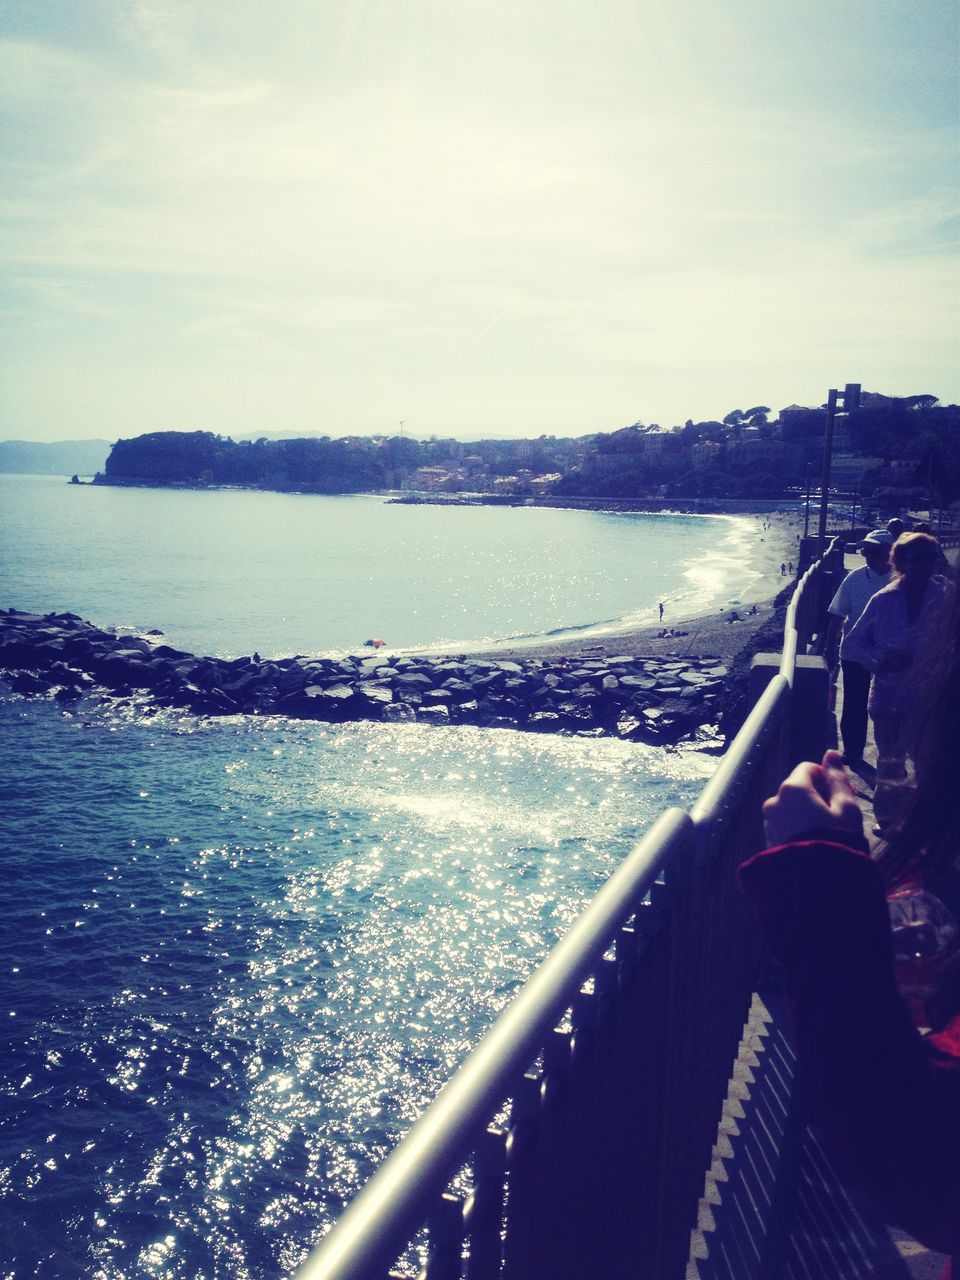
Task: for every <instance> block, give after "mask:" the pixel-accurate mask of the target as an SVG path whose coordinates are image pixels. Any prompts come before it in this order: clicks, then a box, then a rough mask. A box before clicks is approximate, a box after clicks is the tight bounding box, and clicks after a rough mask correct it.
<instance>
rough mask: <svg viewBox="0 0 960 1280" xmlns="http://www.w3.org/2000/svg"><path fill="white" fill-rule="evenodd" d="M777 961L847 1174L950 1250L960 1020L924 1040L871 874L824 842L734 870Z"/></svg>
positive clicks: (959, 1244) (959, 1108)
mask: <svg viewBox="0 0 960 1280" xmlns="http://www.w3.org/2000/svg"><path fill="white" fill-rule="evenodd" d="M740 884H741V887H742V889H743V891H744V893H745V894H746V896H747V897H748V899H749V900H750V902H751V905H752V906H753V908H754V910H755V912H756V914H757V917H758V919H759V922H760V927H761V930H762V932H763V935H764V938H765V940H766V943H767V945H768V947H769V948H770V951H771V952H772V953H773V955H774V956H775V957H776V959H778V960H779V961H780V962H781V964H782V966H783V973H784V980H785V984H786V989H787V998H788V1001H789V1004H790V1012H791V1020H792V1022H793V1026H794V1031H795V1033H796V1038H797V1048H798V1052H799V1055H800V1062H801V1067H802V1070H803V1074H804V1080H805V1082H806V1083H807V1086H808V1088H809V1090H810V1093H811V1097H812V1101H813V1104H814V1106H815V1109H816V1115H817V1119H818V1120H819V1122H820V1123H821V1124H822V1126H823V1128H824V1132H825V1136H826V1138H827V1141H828V1143H829V1145H830V1147H831V1150H832V1151H833V1154H834V1156H835V1157H836V1158H837V1160H838V1161H839V1163H840V1164H841V1166H842V1167H843V1168H844V1170H845V1171H846V1173H847V1174H848V1176H850V1177H851V1178H852V1179H853V1180H854V1181H856V1182H857V1183H858V1184H859V1185H860V1186H862V1187H863V1188H864V1190H865V1191H867V1193H868V1194H870V1195H871V1196H872V1197H873V1198H874V1199H875V1201H876V1202H877V1204H878V1206H879V1208H880V1209H881V1211H882V1212H883V1213H884V1214H885V1215H886V1216H887V1217H888V1218H889V1219H890V1220H891V1221H893V1222H896V1223H898V1224H900V1225H902V1226H903V1227H904V1228H905V1229H906V1230H908V1231H910V1232H911V1233H912V1234H913V1235H915V1236H916V1237H917V1238H918V1239H919V1240H920V1241H922V1242H923V1243H924V1244H927V1245H928V1246H929V1247H931V1248H934V1249H939V1250H942V1251H944V1252H949V1253H957V1252H960V1020H958V1021H957V1022H956V1023H954V1024H952V1025H951V1026H948V1027H947V1028H946V1029H945V1030H944V1031H943V1032H942V1033H941V1034H939V1035H938V1036H935V1037H929V1038H927V1039H924V1038H923V1037H921V1036H920V1035H919V1034H918V1032H917V1031H916V1030H915V1028H914V1026H913V1024H912V1022H911V1020H910V1017H909V1014H908V1012H907V1009H906V1006H905V1005H904V1004H903V1002H902V1000H901V999H900V997H899V995H898V993H897V989H896V984H895V981H894V971H893V956H892V947H891V941H890V921H889V915H888V911H887V904H886V897H885V892H884V885H883V880H882V878H881V876H880V873H879V871H878V869H877V867H876V866H875V865H874V863H873V862H871V861H870V859H869V857H867V856H866V854H865V853H864V852H862V851H858V850H856V849H853V848H850V847H848V846H846V845H841V844H833V843H830V842H829V841H828V840H813V839H811V840H809V841H805V842H798V843H794V844H788V845H783V846H781V847H780V848H777V849H767V850H766V851H765V852H763V853H759V854H757V855H756V856H755V857H753V858H750V859H748V861H746V862H745V863H744V864H743V866H742V867H741V868H740Z"/></svg>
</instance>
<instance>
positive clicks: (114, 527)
mask: <svg viewBox="0 0 960 1280" xmlns="http://www.w3.org/2000/svg"><path fill="white" fill-rule="evenodd" d="M755 539H756V533H755V529H754V524H753V522H752V521H750V520H747V519H744V518H738V517H716V518H709V517H704V516H650V515H619V514H614V513H609V512H594V511H558V510H546V509H539V508H524V507H517V508H514V507H482V508H480V507H457V506H452V507H437V506H429V505H425V506H404V505H398V504H390V503H387V502H385V501H384V500H383V499H381V498H379V497H371V496H349V497H334V498H329V497H318V496H315V495H306V494H303V495H298V494H279V493H253V492H240V491H236V490H216V491H212V492H198V491H194V490H172V489H118V488H101V487H99V486H77V485H67V484H64V483H63V482H62V481H60V480H59V479H57V478H55V477H47V476H44V477H23V476H3V475H0V602H2V603H4V604H6V605H13V606H15V607H17V608H20V609H28V610H30V609H38V610H44V611H46V610H48V609H53V608H58V609H69V610H73V611H74V612H75V613H79V614H80V615H81V616H82V617H85V618H89V619H90V620H91V621H93V622H96V623H99V624H100V625H105V626H106V625H118V624H119V625H124V626H130V627H134V628H137V629H142V630H149V629H151V628H159V629H161V630H163V631H164V632H166V634H167V636H168V639H169V641H170V643H172V644H175V645H178V646H180V647H182V648H185V649H189V650H190V651H192V652H197V653H211V654H213V653H215V654H221V655H225V656H236V655H237V654H240V653H252V652H253V651H254V650H257V651H258V652H260V653H261V654H262V655H263V656H265V657H267V656H280V655H283V654H292V653H305V654H314V653H320V652H329V651H337V650H339V651H344V650H351V649H354V650H355V649H356V648H357V647H358V646H360V645H362V643H363V641H364V640H366V639H369V638H371V637H373V636H377V637H382V638H383V639H384V640H386V641H387V643H388V645H390V646H392V647H397V648H404V649H409V648H421V649H423V648H434V649H440V648H443V649H460V650H463V649H472V648H476V647H479V646H482V645H489V644H493V643H496V642H497V641H502V640H506V639H512V638H515V637H518V636H523V637H529V638H537V637H542V636H543V635H544V634H548V633H550V634H555V633H562V632H564V631H566V630H570V631H576V632H584V631H586V632H589V631H603V630H604V629H610V628H612V627H616V626H617V625H618V624H619V625H624V624H634V623H644V622H653V621H655V620H656V619H657V604H658V602H659V601H661V600H662V601H664V602H665V603H666V605H667V620H668V621H669V620H671V619H672V620H677V619H679V618H680V617H681V616H683V615H684V614H687V615H691V614H695V613H699V612H705V611H709V610H715V609H716V607H717V606H718V605H719V604H720V603H722V602H724V601H725V600H726V599H727V598H728V597H730V596H731V595H739V594H740V592H741V589H742V588H743V587H744V586H745V585H746V583H747V582H748V580H749V579H750V577H751V575H752V574H753V571H752V570H751V569H750V568H749V567H748V566H747V565H746V563H745V559H746V557H745V554H744V553H745V550H746V549H747V548H748V547H751V548H752V546H753V544H754V542H755Z"/></svg>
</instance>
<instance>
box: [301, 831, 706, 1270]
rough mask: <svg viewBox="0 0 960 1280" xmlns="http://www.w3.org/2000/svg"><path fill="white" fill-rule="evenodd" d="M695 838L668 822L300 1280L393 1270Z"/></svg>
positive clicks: (570, 933)
mask: <svg viewBox="0 0 960 1280" xmlns="http://www.w3.org/2000/svg"><path fill="white" fill-rule="evenodd" d="M692 832H693V826H692V823H691V820H690V818H689V816H688V815H687V814H686V813H684V811H683V810H682V809H668V810H667V811H666V812H665V813H663V814H661V815H660V817H659V818H658V819H657V821H656V822H655V823H654V824H653V826H652V827H651V828H650V830H649V831H648V832H646V834H645V835H644V836H642V837H641V839H640V840H639V841H638V843H637V844H636V845H635V847H634V849H633V851H632V853H630V854H629V855H628V857H627V858H626V859H625V860H624V861H623V862H622V863H621V864H620V866H619V867H618V868H617V869H616V871H614V872H613V874H612V875H611V876H610V878H609V879H608V880H607V881H606V882H605V883H604V885H603V886H602V887H601V889H600V890H599V891H598V893H597V894H596V896H595V897H594V898H593V899H592V900H591V901H590V903H589V905H588V906H587V907H586V908H585V910H584V911H583V912H582V913H581V914H580V915H579V916H578V917H577V919H576V920H575V921H574V923H573V924H572V925H571V926H570V928H569V929H568V930H567V932H566V933H565V934H564V936H563V937H562V938H561V939H560V941H559V942H558V943H557V945H556V946H555V947H554V948H553V949H552V950H551V951H550V953H549V954H548V956H547V957H546V959H545V960H544V961H543V963H542V964H541V965H540V966H539V968H538V969H537V970H536V971H535V973H534V974H533V975H532V976H531V977H530V978H529V979H528V980H527V982H526V983H525V984H524V986H523V987H522V988H521V990H520V991H519V992H518V994H517V995H516V996H515V997H514V999H513V1000H512V1001H511V1003H510V1004H509V1005H507V1007H506V1009H504V1011H503V1012H502V1013H501V1014H500V1016H499V1017H498V1018H497V1020H496V1021H495V1022H494V1024H493V1026H492V1027H491V1028H490V1030H489V1031H487V1032H486V1033H485V1034H484V1036H483V1038H482V1039H481V1041H480V1043H479V1044H478V1045H477V1047H476V1048H475V1049H474V1050H473V1052H472V1053H471V1054H470V1055H469V1057H468V1058H467V1060H466V1062H464V1064H463V1065H462V1066H461V1067H460V1068H459V1069H458V1070H457V1072H456V1074H455V1075H454V1076H453V1078H452V1079H451V1080H450V1081H449V1082H448V1083H447V1084H446V1085H445V1086H444V1088H443V1089H442V1090H441V1091H440V1093H439V1094H438V1095H437V1097H436V1099H435V1100H434V1101H433V1103H431V1105H430V1107H429V1108H428V1109H427V1110H426V1111H425V1112H424V1114H423V1115H422V1116H421V1117H420V1119H419V1120H418V1121H417V1122H416V1124H414V1126H413V1128H412V1129H410V1131H409V1133H407V1135H406V1136H405V1137H404V1139H403V1142H402V1143H400V1144H399V1145H398V1146H397V1147H396V1148H395V1149H394V1151H393V1152H392V1153H391V1154H390V1155H389V1156H388V1157H387V1159H386V1160H385V1161H384V1163H383V1164H382V1165H381V1166H380V1168H379V1169H378V1170H377V1171H376V1173H374V1174H373V1176H372V1177H371V1179H370V1181H369V1182H367V1183H366V1185H365V1186H364V1187H363V1189H362V1190H361V1191H360V1193H359V1194H358V1195H357V1196H356V1198H355V1199H354V1200H353V1201H352V1202H351V1203H350V1205H349V1206H348V1207H347V1209H346V1210H345V1212H344V1213H343V1215H342V1216H341V1217H340V1218H339V1219H338V1220H337V1222H336V1223H335V1224H334V1226H333V1227H332V1228H331V1230H330V1232H329V1233H328V1235H327V1236H326V1237H325V1238H324V1241H323V1249H322V1256H319V1254H317V1255H314V1256H312V1257H310V1258H308V1259H307V1261H306V1262H305V1263H304V1265H303V1267H302V1268H301V1270H300V1271H299V1272H298V1277H299V1280H348V1277H350V1278H351V1280H354V1278H356V1277H360V1276H367V1275H369V1274H371V1272H372V1271H373V1270H374V1268H376V1267H378V1266H380V1267H386V1266H389V1264H390V1263H391V1262H392V1261H393V1260H394V1258H395V1257H396V1256H397V1254H398V1253H399V1251H400V1250H401V1249H402V1248H403V1246H404V1244H405V1243H406V1242H407V1240H408V1239H409V1236H410V1234H412V1231H414V1230H416V1228H417V1227H418V1226H419V1225H420V1221H421V1220H420V1218H419V1217H416V1216H415V1214H416V1210H417V1208H418V1207H419V1206H420V1205H421V1204H422V1202H423V1198H424V1194H425V1189H426V1190H427V1193H428V1194H429V1189H430V1188H431V1187H432V1188H434V1189H435V1190H437V1191H439V1190H442V1188H443V1186H444V1184H445V1183H446V1181H447V1180H448V1179H449V1178H450V1176H451V1175H452V1174H453V1173H454V1172H455V1171H456V1165H457V1161H458V1158H460V1157H459V1153H460V1152H462V1151H463V1150H464V1149H465V1147H464V1145H463V1144H465V1143H466V1142H467V1140H468V1139H469V1138H470V1136H471V1135H472V1134H474V1133H476V1132H477V1131H478V1130H479V1129H480V1128H481V1127H482V1126H484V1125H485V1124H487V1123H488V1122H489V1120H490V1117H491V1115H492V1114H493V1113H494V1111H495V1109H496V1107H497V1105H498V1103H500V1102H502V1101H503V1097H504V1081H509V1080H513V1079H516V1078H519V1076H520V1075H521V1074H522V1073H523V1071H524V1070H525V1069H526V1068H527V1067H528V1066H529V1065H530V1063H531V1061H532V1060H533V1058H534V1057H535V1056H536V1053H537V1050H538V1048H539V1046H540V1044H542V1042H543V1039H544V1037H545V1036H546V1034H547V1033H549V1031H550V1030H551V1029H552V1028H553V1026H554V1025H555V1024H556V1022H557V1020H558V1019H559V1017H560V1015H561V1014H562V1012H563V1010H564V1009H565V1008H566V1007H567V1006H568V1005H569V1004H570V1003H571V1001H572V999H573V997H574V996H575V995H576V993H577V991H579V989H580V986H581V985H582V983H583V981H584V979H585V978H586V977H588V976H589V974H590V973H592V971H593V968H594V967H595V966H596V964H597V962H598V961H599V960H600V958H601V957H602V956H603V954H604V952H605V951H606V950H607V949H608V947H609V946H610V939H611V937H612V936H613V934H614V933H615V932H616V930H617V928H618V927H619V926H620V925H621V924H622V923H623V921H624V920H625V919H626V918H627V917H628V916H629V914H630V913H631V911H632V910H635V909H636V908H637V907H638V906H639V905H640V900H641V899H642V897H643V895H644V894H645V893H646V892H647V890H648V889H649V888H650V886H651V884H652V883H653V882H654V880H655V879H656V877H657V874H658V872H659V870H660V868H661V866H662V864H663V862H664V860H665V859H666V858H667V857H668V856H669V855H670V853H671V852H673V851H674V850H675V848H676V846H677V845H678V844H680V843H682V842H683V841H684V840H687V839H690V838H692ZM414 1173H415V1174H416V1177H415V1178H414V1177H412V1176H411V1175H412V1174H414ZM411 1218H413V1221H412V1223H411Z"/></svg>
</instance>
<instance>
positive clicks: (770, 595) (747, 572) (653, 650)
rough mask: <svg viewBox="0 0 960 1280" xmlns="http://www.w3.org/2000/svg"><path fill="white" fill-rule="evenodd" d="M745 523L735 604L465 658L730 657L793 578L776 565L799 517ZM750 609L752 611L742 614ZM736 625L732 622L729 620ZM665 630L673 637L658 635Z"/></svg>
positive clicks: (788, 556)
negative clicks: (744, 554)
mask: <svg viewBox="0 0 960 1280" xmlns="http://www.w3.org/2000/svg"><path fill="white" fill-rule="evenodd" d="M742 518H744V519H748V520H750V521H751V522H752V523H753V525H754V531H755V534H756V538H755V541H754V543H753V547H752V551H751V553H750V556H749V559H748V560H747V561H746V562H745V563H744V575H743V584H742V587H741V588H740V590H739V591H737V592H736V593H735V595H734V596H733V597H732V598H733V599H736V600H739V601H741V604H737V605H729V606H727V607H725V608H724V609H722V610H720V611H718V612H717V613H710V614H699V615H695V616H686V615H681V616H680V617H677V618H671V617H670V616H669V611H668V612H666V613H665V614H664V619H663V623H662V624H661V625H660V626H650V627H635V628H629V629H627V628H624V629H623V630H611V631H608V632H605V633H604V634H603V635H594V636H590V637H589V638H588V637H586V636H583V637H579V638H578V637H573V638H565V639H559V640H549V639H544V640H538V641H534V642H532V643H529V644H523V645H512V646H506V645H503V646H499V645H498V646H496V647H494V648H490V649H485V650H483V651H482V652H479V651H478V652H476V653H474V654H472V655H471V656H473V657H477V658H492V659H501V660H505V661H518V660H521V659H524V658H542V659H547V660H552V659H556V658H562V657H572V656H575V655H578V654H583V655H585V656H587V655H589V656H591V657H604V656H608V657H613V656H615V655H616V654H641V653H642V654H651V655H666V654H676V655H678V656H680V657H714V656H716V657H719V658H725V659H732V658H734V657H735V656H736V655H737V654H738V653H739V652H740V650H741V649H742V648H744V646H745V645H746V644H747V643H748V641H749V640H750V639H751V637H752V636H753V635H754V634H755V633H756V632H757V631H758V630H759V628H760V627H761V626H762V625H763V624H764V623H765V622H766V621H767V620H768V619H769V618H770V615H771V614H772V612H773V603H772V602H773V599H774V597H775V596H776V595H778V594H779V593H780V592H781V591H782V590H783V588H784V587H785V586H787V585H789V583H791V582H792V581H793V579H792V578H791V577H790V576H789V574H788V575H782V574H781V573H780V566H781V564H788V565H789V564H791V563H792V564H793V565H794V567H795V566H796V560H797V547H798V542H797V534H798V533H799V532H800V531H801V530H802V527H803V520H802V518H800V517H798V516H796V515H792V514H786V513H783V512H774V513H772V514H770V515H758V516H747V517H742ZM754 605H755V606H756V609H757V612H756V613H755V614H751V613H749V612H748V610H749V609H750V608H751V607H752V606H754ZM734 614H737V615H739V620H732V619H733V615H734ZM664 629H667V630H668V631H673V632H674V634H672V635H670V634H668V635H665V636H661V634H660V633H661V631H663V630H664Z"/></svg>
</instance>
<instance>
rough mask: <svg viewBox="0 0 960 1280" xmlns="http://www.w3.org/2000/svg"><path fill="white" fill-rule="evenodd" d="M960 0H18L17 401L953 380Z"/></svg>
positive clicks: (8, 172) (354, 417)
mask: <svg viewBox="0 0 960 1280" xmlns="http://www.w3.org/2000/svg"><path fill="white" fill-rule="evenodd" d="M957 34H958V33H957V6H956V4H955V0H802V2H801V0H734V2H732V3H728V4H713V5H711V4H705V3H703V0H634V2H633V3H627V2H626V0H575V2H571V0H269V2H268V0H76V2H74V0H0V35H2V43H0V112H2V141H0V156H2V164H3V173H2V179H0V205H2V209H3V232H2V249H0V251H2V255H3V285H2V288H3V313H4V326H3V338H2V343H3V349H2V365H0V371H2V372H0V438H2V439H9V438H28V439H29V438H32V439H65V438H70V437H86V436H103V437H106V438H107V439H111V440H112V439H115V438H117V437H118V436H130V435H137V434H139V433H140V432H143V431H153V430H163V429H173V430H195V429H197V428H203V429H207V430H212V431H217V432H221V433H223V434H230V433H243V432H249V431H257V430H276V431H286V430H304V431H321V432H325V433H327V434H330V435H342V434H348V433H362V434H369V433H374V432H380V431H396V430H397V424H398V422H399V420H400V419H405V420H406V421H407V426H406V430H407V431H408V432H410V433H411V434H415V435H418V436H426V435H430V434H433V433H436V434H439V435H459V436H477V435H480V434H490V435H540V434H541V433H547V434H556V435H582V434H585V433H587V432H590V431H598V430H613V429H616V428H617V427H620V426H623V425H625V424H627V423H630V422H633V421H635V420H637V419H642V420H643V421H645V422H660V423H662V424H664V425H669V424H673V423H675V422H682V421H683V420H684V419H686V418H687V417H693V418H694V419H700V418H705V417H714V416H722V415H723V414H725V413H727V412H728V411H729V410H730V409H733V408H748V407H750V406H751V405H754V404H760V403H762V404H767V405H771V406H772V407H774V408H779V407H781V406H782V405H785V404H788V403H791V402H793V401H799V402H800V403H820V402H821V401H822V400H823V399H824V398H825V395H826V391H827V389H828V388H829V387H830V386H832V385H838V384H839V385H842V384H843V383H844V382H846V381H860V382H862V383H863V384H864V386H865V387H867V388H869V389H871V390H880V391H885V392H887V393H890V394H910V393H916V392H933V393H934V394H938V395H940V396H941V398H942V399H944V400H947V401H949V400H958V399H960V374H958V367H960V366H958V361H957V355H958V342H957V339H958V328H960V326H958V323H957V314H956V298H957V297H958V296H960V295H958V284H960V280H958V273H957V269H956V261H957V216H956V215H957V196H958V143H957V78H958V77H957V72H958V67H957Z"/></svg>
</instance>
